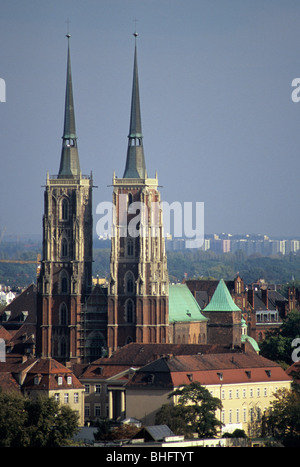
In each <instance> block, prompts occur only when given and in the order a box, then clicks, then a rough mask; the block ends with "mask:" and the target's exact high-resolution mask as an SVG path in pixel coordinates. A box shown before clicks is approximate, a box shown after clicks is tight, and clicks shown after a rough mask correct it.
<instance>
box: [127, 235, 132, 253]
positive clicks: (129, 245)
mask: <svg viewBox="0 0 300 467" xmlns="http://www.w3.org/2000/svg"><path fill="white" fill-rule="evenodd" d="M127 255H128V256H133V240H132V238H128V239H127Z"/></svg>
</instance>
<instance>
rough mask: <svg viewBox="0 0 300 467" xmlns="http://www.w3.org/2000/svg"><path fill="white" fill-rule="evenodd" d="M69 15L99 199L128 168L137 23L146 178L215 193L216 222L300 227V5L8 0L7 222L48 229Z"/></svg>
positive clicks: (80, 121)
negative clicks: (298, 96) (47, 199)
mask: <svg viewBox="0 0 300 467" xmlns="http://www.w3.org/2000/svg"><path fill="white" fill-rule="evenodd" d="M68 19H69V20H70V26H69V28H70V33H71V35H72V37H71V42H70V45H71V60H72V73H73V90H74V100H75V112H76V127H77V135H78V146H79V156H80V163H81V169H82V172H83V173H84V174H89V173H90V171H92V172H93V178H94V183H95V185H97V186H98V188H95V189H94V231H95V227H96V223H97V219H98V218H97V215H96V213H95V211H96V206H97V204H98V203H99V202H101V201H110V200H111V198H112V188H111V187H110V186H109V185H110V184H111V181H112V175H113V172H114V171H115V172H116V175H118V176H119V177H121V176H122V175H123V171H124V167H125V158H126V149H127V134H128V127H129V112H130V98H131V84H132V68H133V52H134V38H133V36H132V33H133V32H134V29H135V19H136V20H137V30H138V32H139V38H138V66H139V78H140V97H141V112H142V125H143V135H144V150H145V158H146V165H147V170H148V175H149V176H150V177H152V176H154V175H155V171H157V173H158V178H159V184H160V185H162V188H161V196H162V199H163V200H165V201H168V202H170V203H171V202H173V201H180V202H184V201H190V202H204V210H205V213H204V215H205V227H204V230H205V232H206V233H213V232H230V233H261V234H266V235H270V236H277V235H278V236H282V237H284V236H294V237H296V236H300V229H299V227H300V216H299V190H300V188H299V186H300V184H299V174H300V102H299V103H294V102H293V101H292V99H291V93H292V90H293V88H292V86H291V83H292V80H293V79H294V78H297V77H300V2H299V1H298V0H297V1H293V0H281V1H278V0H258V1H257V0H243V1H240V0H209V1H203V0H59V1H58V0H51V2H49V1H44V0H27V1H26V2H25V1H21V0H1V15H0V40H1V47H0V77H1V78H2V79H4V80H5V83H6V102H2V103H0V121H1V128H0V158H1V159H0V160H1V164H0V231H1V230H2V229H6V234H20V235H22V234H39V233H40V234H41V232H42V215H43V190H44V189H43V187H42V185H44V184H45V180H46V173H47V171H49V173H50V174H56V173H57V172H58V169H59V162H60V152H61V136H62V131H63V112H64V93H65V78H66V57H67V39H66V38H65V34H66V32H67V23H66V21H67V20H68Z"/></svg>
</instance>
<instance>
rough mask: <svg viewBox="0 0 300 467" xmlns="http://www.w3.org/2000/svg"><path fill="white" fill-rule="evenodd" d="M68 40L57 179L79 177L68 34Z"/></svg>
mask: <svg viewBox="0 0 300 467" xmlns="http://www.w3.org/2000/svg"><path fill="white" fill-rule="evenodd" d="M66 37H67V38H68V61H67V82H66V97H65V120H64V134H63V137H62V140H63V143H62V151H61V159H60V168H59V174H58V176H59V178H74V177H79V175H80V164H79V156H78V148H77V135H76V127H75V112H74V101H73V86H72V72H71V57H70V37H71V36H70V34H67V35H66Z"/></svg>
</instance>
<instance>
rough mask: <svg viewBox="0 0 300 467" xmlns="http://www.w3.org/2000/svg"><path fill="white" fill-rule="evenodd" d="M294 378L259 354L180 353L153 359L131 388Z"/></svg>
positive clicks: (134, 379) (136, 375)
mask: <svg viewBox="0 0 300 467" xmlns="http://www.w3.org/2000/svg"><path fill="white" fill-rule="evenodd" d="M221 380H222V384H237V383H247V382H250V381H251V382H253V383H255V382H264V381H265V382H270V381H273V382H274V383H275V382H276V381H291V377H290V376H289V375H287V374H286V372H285V371H284V370H283V369H282V368H281V367H280V366H279V365H278V364H277V363H275V362H273V361H271V360H268V359H266V358H264V357H261V356H260V355H257V354H255V353H249V354H246V353H244V354H231V355H230V354H228V353H226V354H210V355H178V356H174V357H172V358H168V359H166V358H163V359H160V360H158V361H155V362H152V363H150V364H148V365H146V366H145V367H143V368H142V369H140V370H139V371H137V373H136V374H135V376H134V377H133V379H132V381H131V382H129V383H128V387H134V386H141V385H142V386H149V384H151V382H152V385H153V386H156V387H157V386H158V387H178V386H180V385H183V384H190V383H191V381H198V382H199V383H200V384H202V385H209V384H220V382H221Z"/></svg>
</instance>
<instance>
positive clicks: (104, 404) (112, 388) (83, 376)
mask: <svg viewBox="0 0 300 467" xmlns="http://www.w3.org/2000/svg"><path fill="white" fill-rule="evenodd" d="M210 352H212V353H214V354H217V353H224V352H231V353H232V350H231V349H228V348H226V347H225V346H222V345H206V344H204V345H203V344H142V343H135V342H132V343H130V344H127V345H125V346H124V347H122V348H121V349H119V350H117V351H116V352H114V353H113V355H112V356H111V357H109V358H99V359H98V360H95V361H94V362H92V363H89V364H76V365H73V371H74V373H75V375H76V376H77V378H78V379H79V380H80V382H81V383H82V384H83V386H84V387H85V422H86V423H95V422H96V421H97V420H99V419H103V418H107V419H109V420H113V421H117V422H119V421H122V420H123V419H125V418H126V413H125V408H126V406H125V404H126V383H127V382H128V381H129V380H130V379H131V378H132V376H133V375H134V373H135V371H136V370H137V369H139V368H142V367H144V366H145V365H147V364H148V363H150V362H153V361H155V360H157V359H159V358H161V357H162V356H167V355H169V356H172V355H195V354H198V353H201V354H206V353H210ZM145 403H147V402H145Z"/></svg>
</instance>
